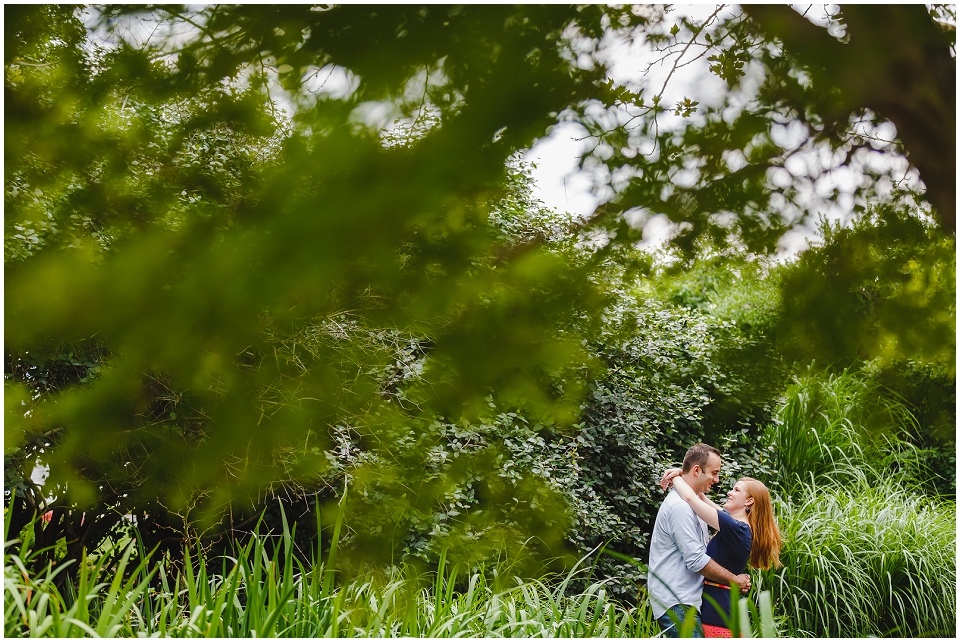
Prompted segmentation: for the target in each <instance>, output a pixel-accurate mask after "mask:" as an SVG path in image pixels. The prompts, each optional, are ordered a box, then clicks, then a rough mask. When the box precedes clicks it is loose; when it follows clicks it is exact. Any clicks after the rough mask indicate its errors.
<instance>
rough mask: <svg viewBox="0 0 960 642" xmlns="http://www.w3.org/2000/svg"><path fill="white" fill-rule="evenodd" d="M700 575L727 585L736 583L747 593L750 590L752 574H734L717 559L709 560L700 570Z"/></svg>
mask: <svg viewBox="0 0 960 642" xmlns="http://www.w3.org/2000/svg"><path fill="white" fill-rule="evenodd" d="M699 573H700V575H703V576H704V577H705V578H707V579H708V580H710V581H712V582H717V583H718V584H724V585H726V586H733V585H734V584H739V585H740V591H741V592H743V593H746V592H747V591H749V590H750V576H749V575H747V574H746V573H744V574H743V575H734V574H733V573H731V572H730V571H728V570H727V569H725V568H723V567H722V566H720V565H719V564H717V562H716V561H714V560H713V559H711V560H710V561H709V562H707V565H706V566H704V567H703V568H702V569H700V571H699Z"/></svg>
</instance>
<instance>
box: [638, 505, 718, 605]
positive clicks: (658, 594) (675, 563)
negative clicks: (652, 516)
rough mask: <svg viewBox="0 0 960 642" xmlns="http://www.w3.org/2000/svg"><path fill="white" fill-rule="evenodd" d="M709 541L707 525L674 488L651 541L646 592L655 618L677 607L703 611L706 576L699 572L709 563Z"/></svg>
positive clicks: (658, 517)
mask: <svg viewBox="0 0 960 642" xmlns="http://www.w3.org/2000/svg"><path fill="white" fill-rule="evenodd" d="M708 541H709V534H708V531H707V524H706V522H704V521H703V520H702V519H700V518H699V517H697V514H696V513H694V512H693V509H692V508H690V505H689V504H687V502H685V501H683V498H681V497H680V495H679V493H677V491H676V490H675V489H673V488H671V489H670V492H669V493H668V494H667V498H666V499H664V500H663V504H661V505H660V511H659V512H658V513H657V521H656V523H655V524H654V526H653V536H652V537H651V538H650V566H649V569H648V573H647V593H648V595H649V596H650V604H651V606H652V607H653V616H654V617H655V618H659V617H660V616H662V615H663V614H664V613H666V612H667V609H669V608H670V607H671V606H673V605H674V604H686V605H687V606H695V607H697V610H698V611H699V610H700V604H701V594H702V593H703V576H702V575H700V573H699V571H700V570H701V569H703V567H704V566H706V565H707V563H708V562H709V561H710V556H708V555H707V542H708Z"/></svg>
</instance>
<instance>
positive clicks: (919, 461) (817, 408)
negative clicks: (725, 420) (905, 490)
mask: <svg viewBox="0 0 960 642" xmlns="http://www.w3.org/2000/svg"><path fill="white" fill-rule="evenodd" d="M919 430H920V426H919V425H918V423H917V420H916V418H915V417H914V416H913V414H911V413H910V411H909V409H908V408H907V407H906V406H905V405H904V404H903V403H901V402H900V401H899V400H897V399H896V398H895V397H892V396H891V395H890V394H886V395H885V394H882V391H881V390H880V389H879V388H878V386H877V385H876V384H874V383H873V382H871V381H870V379H869V378H868V377H866V376H864V375H860V374H857V373H854V372H851V371H849V370H848V371H844V372H841V373H839V374H831V373H825V374H816V373H814V372H812V371H811V372H810V373H808V374H806V375H805V376H802V377H799V378H798V379H797V380H796V381H795V382H794V384H793V385H791V386H790V387H789V389H788V390H787V395H786V399H785V402H784V404H783V405H782V406H781V409H780V412H779V414H778V421H777V422H776V423H775V424H774V425H773V426H771V430H770V432H769V434H768V435H767V436H766V437H767V439H768V440H769V441H770V442H771V443H772V444H773V445H774V446H775V447H776V448H775V456H776V462H775V463H776V465H777V470H778V475H777V479H776V482H777V483H778V485H779V486H780V487H781V488H783V489H784V490H785V491H787V492H791V491H792V490H793V488H794V487H795V486H796V485H798V484H799V485H805V484H810V483H813V484H822V483H830V482H831V481H833V480H836V479H843V480H844V482H845V483H860V484H866V485H870V484H872V483H875V482H878V481H880V480H884V479H890V478H897V479H898V480H899V481H900V482H901V483H902V484H903V485H905V486H907V487H914V486H916V487H923V486H931V485H932V484H931V478H932V475H931V472H930V470H929V469H928V468H927V466H926V464H925V459H926V456H927V455H928V454H929V453H927V451H924V450H922V449H919V448H917V447H916V446H914V445H913V444H912V443H911V437H913V436H915V435H916V434H917V433H918V431H919Z"/></svg>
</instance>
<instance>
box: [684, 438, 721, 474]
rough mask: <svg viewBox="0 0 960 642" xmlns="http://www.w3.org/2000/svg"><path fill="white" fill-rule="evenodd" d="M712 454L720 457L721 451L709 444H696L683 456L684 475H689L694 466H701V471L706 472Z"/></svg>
mask: <svg viewBox="0 0 960 642" xmlns="http://www.w3.org/2000/svg"><path fill="white" fill-rule="evenodd" d="M710 453H713V454H715V455H716V456H717V457H720V456H721V455H720V451H719V450H717V449H716V448H714V447H713V446H710V445H707V444H694V445H692V446H690V450H688V451H687V454H686V455H684V456H683V470H682V472H683V473H689V472H690V471H691V470H693V467H694V466H700V470H706V469H707V464H708V463H710Z"/></svg>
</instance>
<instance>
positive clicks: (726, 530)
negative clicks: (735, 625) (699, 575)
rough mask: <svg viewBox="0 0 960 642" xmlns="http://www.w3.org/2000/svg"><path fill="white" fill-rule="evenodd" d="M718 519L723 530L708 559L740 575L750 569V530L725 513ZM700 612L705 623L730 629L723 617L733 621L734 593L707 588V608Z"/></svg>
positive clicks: (722, 512)
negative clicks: (716, 606)
mask: <svg viewBox="0 0 960 642" xmlns="http://www.w3.org/2000/svg"><path fill="white" fill-rule="evenodd" d="M717 518H718V519H719V520H720V530H719V531H718V532H717V534H716V535H714V536H713V539H711V540H710V542H709V543H708V544H707V555H709V556H710V558H711V559H712V560H713V561H715V562H716V563H717V564H719V565H720V566H722V567H723V568H725V569H727V570H728V571H730V572H731V573H733V574H734V575H740V574H741V573H743V572H744V571H745V570H746V569H747V561H748V560H749V559H750V545H751V544H752V543H753V534H752V533H751V532H750V526H749V525H748V524H747V523H746V522H741V521H738V520H735V519H734V518H732V517H730V514H729V513H727V511H725V510H718V511H717ZM708 596H709V597H711V598H713V599H714V600H715V601H716V603H717V605H718V606H719V607H720V610H721V612H722V613H723V616H721V615H720V613H717V609H715V608H714V606H713V604H711V603H710V600H708V599H707V597H708ZM700 608H701V613H700V621H701V622H703V623H704V624H712V625H713V626H722V627H727V623H726V622H725V621H724V619H723V617H724V616H725V617H730V591H729V590H728V589H722V588H719V587H717V586H710V585H709V584H704V585H703V605H702V606H701V607H700Z"/></svg>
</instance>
